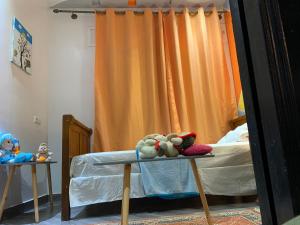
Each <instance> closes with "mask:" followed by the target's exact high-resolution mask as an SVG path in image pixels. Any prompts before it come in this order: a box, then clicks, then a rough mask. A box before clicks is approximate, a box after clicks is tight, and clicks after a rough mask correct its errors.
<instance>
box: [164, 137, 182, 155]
mask: <svg viewBox="0 0 300 225" xmlns="http://www.w3.org/2000/svg"><path fill="white" fill-rule="evenodd" d="M167 140H168V141H167V149H166V150H165V155H166V156H167V157H177V156H178V155H179V152H178V150H177V148H176V147H175V146H179V145H180V144H181V143H182V139H181V138H178V137H177V135H176V134H169V135H167Z"/></svg>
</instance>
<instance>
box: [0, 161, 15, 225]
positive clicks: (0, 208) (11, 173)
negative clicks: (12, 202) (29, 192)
mask: <svg viewBox="0 0 300 225" xmlns="http://www.w3.org/2000/svg"><path fill="white" fill-rule="evenodd" d="M15 170H16V167H15V166H9V174H8V178H7V181H6V184H5V187H4V191H3V195H2V199H1V203H0V220H1V219H2V215H3V211H4V206H5V202H6V200H7V195H8V190H9V186H10V184H11V181H12V178H13V176H14V173H15Z"/></svg>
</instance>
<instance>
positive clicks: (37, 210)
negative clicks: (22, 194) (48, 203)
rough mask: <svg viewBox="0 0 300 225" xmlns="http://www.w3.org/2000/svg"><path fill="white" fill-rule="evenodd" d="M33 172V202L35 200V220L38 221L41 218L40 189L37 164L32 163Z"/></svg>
mask: <svg viewBox="0 0 300 225" xmlns="http://www.w3.org/2000/svg"><path fill="white" fill-rule="evenodd" d="M31 173H32V192H33V202H34V218H35V222H36V223H38V222H39V220H40V218H39V202H38V190H37V178H36V165H31Z"/></svg>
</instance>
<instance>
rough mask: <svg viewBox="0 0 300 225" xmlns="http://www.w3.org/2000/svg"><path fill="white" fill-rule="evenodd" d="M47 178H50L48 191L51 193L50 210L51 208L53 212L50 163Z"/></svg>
mask: <svg viewBox="0 0 300 225" xmlns="http://www.w3.org/2000/svg"><path fill="white" fill-rule="evenodd" d="M47 177H48V191H49V202H50V208H51V210H53V194H52V178H51V167H50V163H48V164H47Z"/></svg>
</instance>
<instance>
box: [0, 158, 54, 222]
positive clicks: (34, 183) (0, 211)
mask: <svg viewBox="0 0 300 225" xmlns="http://www.w3.org/2000/svg"><path fill="white" fill-rule="evenodd" d="M53 163H57V162H56V161H50V162H26V163H10V164H0V167H8V168H9V173H8V178H7V181H6V184H5V187H4V191H3V195H2V199H1V202H0V221H1V219H2V215H3V211H4V206H5V202H6V200H7V195H8V191H9V187H10V184H11V181H12V179H13V176H14V174H15V170H16V168H19V167H21V166H31V174H32V192H33V202H34V215H35V222H36V223H38V222H39V220H40V219H39V205H38V189H37V177H36V165H45V166H46V169H47V178H48V191H49V202H50V207H51V209H52V208H53V195H52V180H51V168H50V165H51V164H53Z"/></svg>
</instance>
